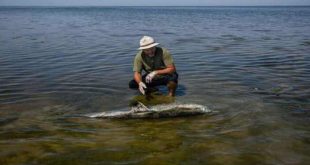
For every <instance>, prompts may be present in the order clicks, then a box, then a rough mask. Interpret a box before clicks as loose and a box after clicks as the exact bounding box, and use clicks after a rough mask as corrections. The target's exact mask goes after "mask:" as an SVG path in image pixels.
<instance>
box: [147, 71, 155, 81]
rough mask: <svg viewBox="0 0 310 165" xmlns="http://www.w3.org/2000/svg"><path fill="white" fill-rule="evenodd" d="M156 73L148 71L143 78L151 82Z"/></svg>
mask: <svg viewBox="0 0 310 165" xmlns="http://www.w3.org/2000/svg"><path fill="white" fill-rule="evenodd" d="M156 74H157V72H156V71H153V72H151V73H149V74H148V75H147V76H146V78H145V81H146V83H151V82H152V79H153V78H154V77H155V76H156Z"/></svg>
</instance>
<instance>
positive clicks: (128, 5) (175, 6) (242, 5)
mask: <svg viewBox="0 0 310 165" xmlns="http://www.w3.org/2000/svg"><path fill="white" fill-rule="evenodd" d="M0 7H310V4H309V5H203V6H200V5H199V6H196V5H50V6H49V5H0Z"/></svg>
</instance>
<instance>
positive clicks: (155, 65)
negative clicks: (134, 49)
mask: <svg viewBox="0 0 310 165" xmlns="http://www.w3.org/2000/svg"><path fill="white" fill-rule="evenodd" d="M169 65H173V59H172V56H171V54H170V53H169V51H168V50H167V49H165V48H160V47H156V50H155V55H154V56H153V57H149V56H148V55H146V54H144V53H143V51H142V50H140V51H139V52H138V53H137V55H136V57H135V60H134V65H133V71H134V72H139V73H141V72H142V70H145V71H146V72H147V73H149V72H152V71H154V70H160V69H165V68H167V66H169Z"/></svg>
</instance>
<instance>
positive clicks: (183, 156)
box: [0, 7, 310, 164]
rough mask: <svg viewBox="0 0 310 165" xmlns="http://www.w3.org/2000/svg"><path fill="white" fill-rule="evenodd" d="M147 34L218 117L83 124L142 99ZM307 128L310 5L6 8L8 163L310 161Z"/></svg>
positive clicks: (3, 73) (183, 97) (2, 122)
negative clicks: (135, 66)
mask: <svg viewBox="0 0 310 165" xmlns="http://www.w3.org/2000/svg"><path fill="white" fill-rule="evenodd" d="M142 35H151V36H153V37H155V39H156V40H157V41H158V42H160V43H161V45H162V46H163V47H166V48H168V49H169V50H170V52H171V53H172V55H173V57H174V60H175V63H176V67H177V70H178V72H179V75H180V87H179V89H178V91H177V97H176V102H180V103H195V104H201V105H205V106H207V107H209V108H210V109H212V110H214V111H217V112H218V113H217V114H216V115H211V116H208V115H207V116H198V117H189V118H175V119H158V120H98V119H90V118H85V117H81V114H87V113H93V112H104V111H113V110H119V109H124V108H126V107H128V102H129V101H130V100H131V99H132V98H133V97H134V96H136V95H137V94H138V93H137V92H136V91H132V90H130V89H128V81H129V80H130V79H131V78H132V62H133V58H134V55H135V54H136V51H137V50H136V49H137V48H138V41H139V39H140V38H141V37H142ZM163 92H166V91H165V89H164V88H163ZM309 123H310V7H71V8H56V7H54V8H48V7H36V8H32V7H26V8H25V7H17V8H11V7H1V8H0V148H1V150H0V164H307V162H310V154H309V153H310V140H309V139H310V132H309V131H310V127H309V126H310V125H309Z"/></svg>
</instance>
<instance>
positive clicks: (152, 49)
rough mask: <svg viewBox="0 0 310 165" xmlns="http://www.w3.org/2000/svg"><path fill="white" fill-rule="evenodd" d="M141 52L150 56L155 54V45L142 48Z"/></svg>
mask: <svg viewBox="0 0 310 165" xmlns="http://www.w3.org/2000/svg"><path fill="white" fill-rule="evenodd" d="M143 53H145V54H146V55H148V56H150V57H152V56H154V55H155V47H152V48H148V49H144V50H143Z"/></svg>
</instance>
